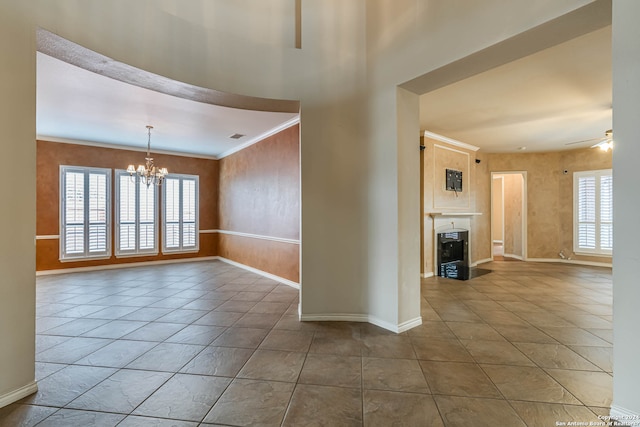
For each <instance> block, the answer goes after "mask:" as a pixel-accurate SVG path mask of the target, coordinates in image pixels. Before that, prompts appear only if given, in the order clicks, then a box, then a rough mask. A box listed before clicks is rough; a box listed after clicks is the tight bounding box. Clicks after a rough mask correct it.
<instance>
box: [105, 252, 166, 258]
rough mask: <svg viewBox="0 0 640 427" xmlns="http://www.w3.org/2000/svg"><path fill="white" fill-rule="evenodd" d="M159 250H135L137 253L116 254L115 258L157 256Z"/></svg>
mask: <svg viewBox="0 0 640 427" xmlns="http://www.w3.org/2000/svg"><path fill="white" fill-rule="evenodd" d="M158 254H159V252H158V251H155V252H137V253H135V254H134V253H131V254H127V253H124V254H116V258H136V257H138V258H139V257H145V256H158Z"/></svg>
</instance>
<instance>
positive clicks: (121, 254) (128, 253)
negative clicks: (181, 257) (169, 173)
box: [113, 169, 159, 258]
mask: <svg viewBox="0 0 640 427" xmlns="http://www.w3.org/2000/svg"><path fill="white" fill-rule="evenodd" d="M122 176H125V177H127V178H128V179H130V180H132V182H133V183H134V184H135V187H134V188H135V221H134V223H135V236H136V237H135V239H136V240H135V248H134V249H132V250H123V249H120V226H121V220H120V192H121V189H120V177H122ZM114 184H115V187H116V191H115V203H114V210H115V233H114V236H113V237H114V240H115V243H114V246H115V255H116V257H117V258H125V257H134V256H153V255H158V253H159V249H158V248H159V244H158V238H159V233H158V223H159V221H158V217H159V215H158V211H159V209H158V206H159V203H158V195H159V191H158V186H157V185H154V184H151V186H152V187H153V189H154V207H153V209H154V223H153V233H154V246H153V248H150V249H140V177H139V176H137V175H134V176H131V175H130V174H129V172H127V171H126V170H123V169H116V171H115V183H114Z"/></svg>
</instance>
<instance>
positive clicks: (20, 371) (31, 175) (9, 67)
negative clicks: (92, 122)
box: [0, 1, 36, 407]
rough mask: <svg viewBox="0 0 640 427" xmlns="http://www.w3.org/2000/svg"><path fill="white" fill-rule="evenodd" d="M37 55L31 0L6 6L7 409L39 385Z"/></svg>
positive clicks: (0, 105)
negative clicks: (36, 243)
mask: <svg viewBox="0 0 640 427" xmlns="http://www.w3.org/2000/svg"><path fill="white" fill-rule="evenodd" d="M35 58H36V56H35V39H34V23H33V15H32V9H31V7H30V2H28V1H25V2H22V1H19V2H11V1H3V2H1V3H0V126H1V128H2V137H1V138H0V149H1V150H2V155H1V156H0V180H2V183H3V184H2V185H0V200H2V202H0V236H2V238H0V342H1V343H2V344H0V407H2V406H4V405H5V404H7V403H10V402H11V401H13V400H16V399H18V398H20V397H22V396H21V395H19V394H20V391H21V390H22V391H25V388H24V387H29V386H30V385H31V386H34V381H35V380H34V376H35V375H34V373H35V362H34V358H35V274H36V267H35V229H36V216H35V211H36V197H35V194H36V167H35V166H36V141H35V140H36V135H35V134H36V132H35V130H36V108H35V99H36V90H35V81H36V64H35ZM30 391H31V392H33V391H34V390H30ZM27 392H28V391H27Z"/></svg>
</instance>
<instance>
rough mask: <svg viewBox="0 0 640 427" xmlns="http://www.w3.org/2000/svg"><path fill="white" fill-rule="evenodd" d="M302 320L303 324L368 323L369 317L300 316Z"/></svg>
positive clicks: (363, 315)
mask: <svg viewBox="0 0 640 427" xmlns="http://www.w3.org/2000/svg"><path fill="white" fill-rule="evenodd" d="M300 320H301V321H303V322H307V321H308V322H368V321H369V316H367V315H366V314H347V313H341V314H339V313H330V314H300Z"/></svg>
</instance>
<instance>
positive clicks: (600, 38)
mask: <svg viewBox="0 0 640 427" xmlns="http://www.w3.org/2000/svg"><path fill="white" fill-rule="evenodd" d="M420 125H421V127H422V129H423V130H428V131H430V132H433V133H436V134H439V135H442V136H445V137H448V138H452V139H455V140H458V141H461V142H465V143H468V144H472V145H475V146H478V147H480V148H481V151H483V152H490V153H497V152H514V151H518V149H519V147H526V151H527V152H529V151H538V152H539V151H556V150H566V149H575V148H584V147H589V146H591V145H593V144H594V143H595V142H597V140H598V139H600V138H603V137H604V133H605V131H606V130H607V129H611V127H612V125H611V27H610V26H609V27H606V28H603V29H601V30H598V31H594V32H592V33H589V34H586V35H584V36H581V37H578V38H575V39H573V40H570V41H568V42H565V43H562V44H560V45H557V46H555V47H552V48H549V49H546V50H543V51H541V52H538V53H535V54H533V55H530V56H527V57H525V58H522V59H519V60H516V61H513V62H511V63H508V64H505V65H502V66H500V67H497V68H494V69H492V70H489V71H486V72H484V73H481V74H477V75H475V76H473V77H470V78H468V79H465V80H462V81H459V82H457V83H454V84H451V85H449V86H445V87H442V88H440V89H437V90H434V91H432V92H429V93H427V94H425V95H422V96H421V97H420ZM614 137H615V135H614ZM583 140H588V141H585V142H582V143H577V144H571V143H572V142H575V141H583ZM589 140H590V141H589ZM567 144H570V145H567Z"/></svg>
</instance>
